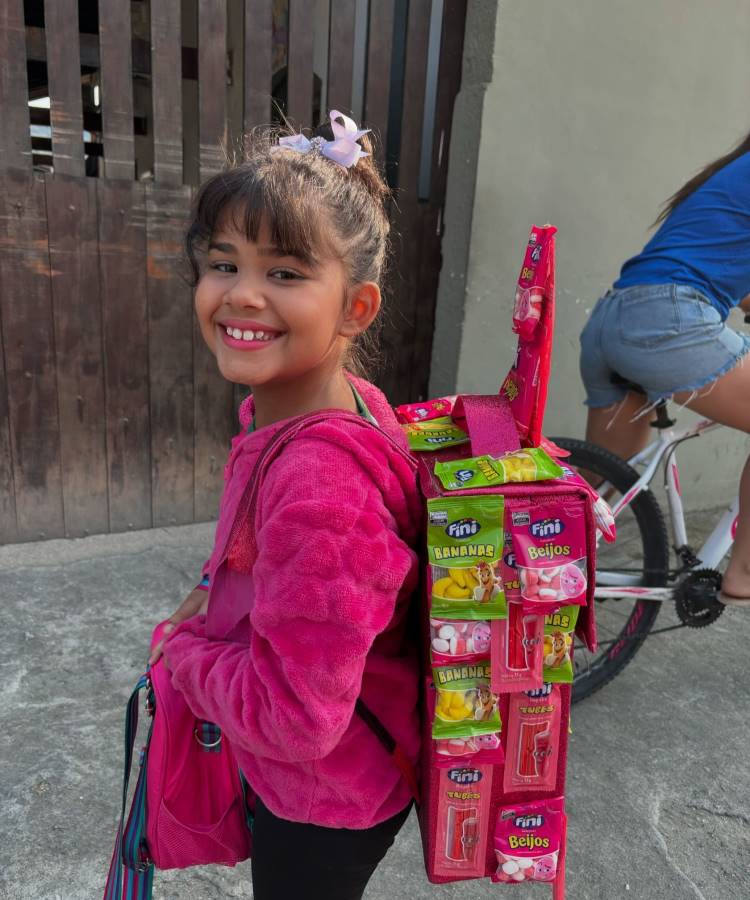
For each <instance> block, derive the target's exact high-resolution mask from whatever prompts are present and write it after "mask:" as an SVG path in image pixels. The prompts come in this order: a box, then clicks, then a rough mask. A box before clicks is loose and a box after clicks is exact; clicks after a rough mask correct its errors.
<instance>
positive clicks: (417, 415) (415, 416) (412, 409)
mask: <svg viewBox="0 0 750 900" xmlns="http://www.w3.org/2000/svg"><path fill="white" fill-rule="evenodd" d="M455 402H456V398H455V396H453V397H440V398H438V399H437V400H425V401H424V402H423V403H404V404H403V406H397V407H396V409H395V413H396V418H397V419H398V421H399V422H429V421H430V420H431V419H442V418H445V417H446V416H450V414H451V413H452V412H453V404H454V403H455Z"/></svg>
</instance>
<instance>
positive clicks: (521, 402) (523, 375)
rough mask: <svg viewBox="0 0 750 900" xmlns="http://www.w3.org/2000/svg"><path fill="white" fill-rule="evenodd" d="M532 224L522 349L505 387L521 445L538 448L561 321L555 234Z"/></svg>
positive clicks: (519, 293) (519, 327) (520, 287)
mask: <svg viewBox="0 0 750 900" xmlns="http://www.w3.org/2000/svg"><path fill="white" fill-rule="evenodd" d="M556 231H557V229H556V228H555V227H554V226H552V225H545V226H543V227H542V228H538V227H537V226H532V228H531V231H530V233H529V241H528V244H527V246H526V254H525V256H524V261H523V266H522V267H521V274H520V276H519V278H518V284H517V286H516V300H515V304H514V307H513V330H514V331H515V332H516V334H517V335H518V347H517V349H516V357H515V361H514V363H513V366H512V368H511V370H510V372H508V375H507V376H506V378H505V381H504V382H503V386H502V392H503V394H504V395H505V396H506V397H507V399H508V401H509V402H510V406H511V409H512V411H513V417H514V419H515V421H516V428H517V430H518V436H519V437H520V439H521V443H522V444H523V445H524V446H526V447H536V446H538V445H539V442H540V440H541V437H542V422H543V419H544V409H545V407H546V405H547V386H548V382H549V372H550V366H551V360H552V336H553V331H554V324H555V238H554V235H555V232H556Z"/></svg>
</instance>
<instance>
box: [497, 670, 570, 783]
mask: <svg viewBox="0 0 750 900" xmlns="http://www.w3.org/2000/svg"><path fill="white" fill-rule="evenodd" d="M560 716H561V700H560V687H559V685H556V684H544V685H542V687H541V688H539V689H537V690H534V691H525V692H523V693H520V694H512V695H511V697H510V703H509V707H508V726H507V727H508V743H507V752H506V757H505V769H504V772H503V790H504V791H505V792H506V794H511V793H514V792H515V791H553V790H554V789H555V783H556V780H557V757H558V753H559V749H560Z"/></svg>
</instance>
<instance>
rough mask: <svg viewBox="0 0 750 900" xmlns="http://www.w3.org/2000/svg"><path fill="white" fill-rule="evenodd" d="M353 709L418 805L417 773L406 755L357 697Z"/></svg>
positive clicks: (363, 702)
mask: <svg viewBox="0 0 750 900" xmlns="http://www.w3.org/2000/svg"><path fill="white" fill-rule="evenodd" d="M354 709H355V710H356V713H357V715H358V716H359V717H360V719H362V721H363V722H364V723H365V725H367V727H368V728H369V729H370V731H372V733H373V734H374V735H375V737H376V738H377V739H378V740H379V741H380V743H381V744H382V745H383V746H384V747H385V749H386V750H387V751H388V753H389V754H390V756H391V757H392V759H393V762H394V764H395V766H396V768H397V769H398V770H399V772H401V774H402V775H403V776H404V780H405V781H406V783H407V785H408V786H409V790H410V791H411V795H412V797H413V798H414V799H415V801H416V802H417V803H419V802H420V796H419V779H418V778H417V772H416V770H415V768H414V766H413V765H412V764H411V762H410V761H409V758H408V757H407V755H406V753H404V750H403V748H402V747H401V746H400V745H399V744H398V743H397V742H396V739H395V738H394V737H393V735H392V734H391V733H390V731H388V729H387V728H386V727H385V725H383V723H382V722H381V721H380V719H379V718H378V717H377V716H376V715H375V713H374V712H373V711H372V710H371V709H370V707H369V706H367V704H366V703H365V701H364V700H363V699H362V698H361V697H357V702H356V704H355V705H354Z"/></svg>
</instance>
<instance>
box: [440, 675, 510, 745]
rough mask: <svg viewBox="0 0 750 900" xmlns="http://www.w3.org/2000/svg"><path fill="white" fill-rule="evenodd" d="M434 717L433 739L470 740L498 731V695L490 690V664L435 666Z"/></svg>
mask: <svg viewBox="0 0 750 900" xmlns="http://www.w3.org/2000/svg"><path fill="white" fill-rule="evenodd" d="M432 677H433V681H434V683H435V692H436V693H435V715H434V717H433V720H432V736H433V738H435V740H441V739H442V738H454V737H456V738H469V737H473V736H475V735H478V734H494V733H496V732H498V731H500V729H501V727H502V726H501V722H500V713H499V711H498V708H497V695H496V694H493V693H492V691H491V690H490V664H489V660H485V661H484V662H481V663H467V664H465V665H460V666H459V665H456V666H434V667H433V669H432Z"/></svg>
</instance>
